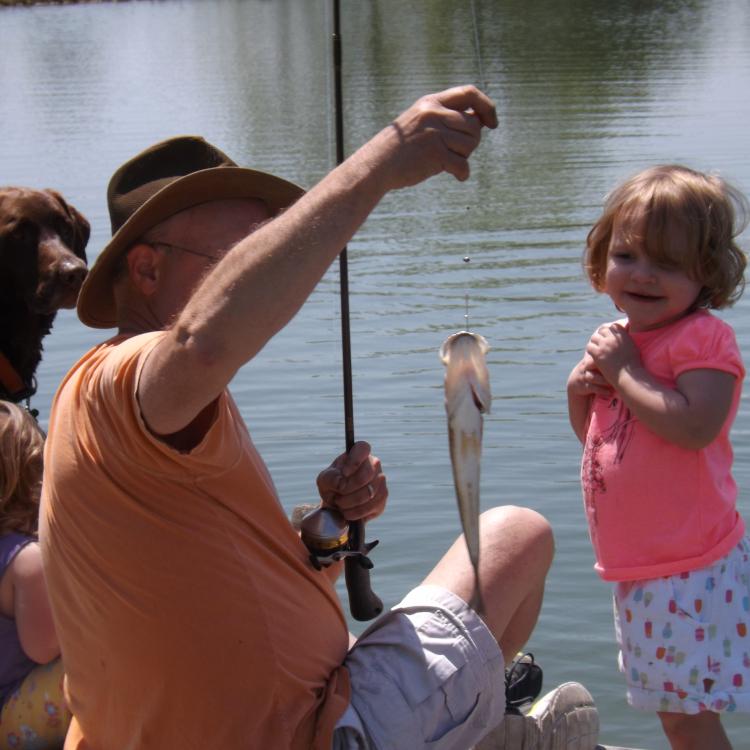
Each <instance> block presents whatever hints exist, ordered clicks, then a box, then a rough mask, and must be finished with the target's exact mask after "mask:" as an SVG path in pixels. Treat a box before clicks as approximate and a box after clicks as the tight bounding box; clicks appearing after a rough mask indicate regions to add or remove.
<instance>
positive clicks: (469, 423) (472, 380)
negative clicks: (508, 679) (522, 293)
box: [440, 331, 492, 612]
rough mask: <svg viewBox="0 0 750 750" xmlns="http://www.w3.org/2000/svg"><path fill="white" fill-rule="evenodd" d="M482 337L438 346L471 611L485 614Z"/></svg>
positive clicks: (486, 387) (460, 337)
mask: <svg viewBox="0 0 750 750" xmlns="http://www.w3.org/2000/svg"><path fill="white" fill-rule="evenodd" d="M489 348H490V346H489V344H488V343H487V341H486V339H485V338H484V337H483V336H480V335H479V334H478V333H470V332H469V331H459V332H458V333H454V334H453V335H451V336H449V337H448V338H447V339H446V340H445V341H444V342H443V345H442V346H441V347H440V359H441V360H442V362H443V364H444V365H445V367H446V371H445V411H446V412H447V414H448V440H449V443H450V453H451V464H452V466H453V481H454V483H455V485H456V499H457V500H458V512H459V515H460V517H461V526H462V527H463V532H464V538H465V539H466V547H467V549H468V551H469V558H470V560H471V564H472V566H473V568H474V581H475V586H476V590H475V593H474V597H473V598H472V602H471V604H472V606H473V607H474V608H475V609H477V610H478V611H480V612H481V610H482V597H481V593H480V590H479V466H480V462H481V457H482V414H485V413H486V414H489V411H490V402H491V401H492V394H491V393H490V377H489V373H488V372H487V364H486V362H485V354H486V353H487V352H488V351H489Z"/></svg>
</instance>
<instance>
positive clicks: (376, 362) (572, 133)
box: [0, 0, 750, 750]
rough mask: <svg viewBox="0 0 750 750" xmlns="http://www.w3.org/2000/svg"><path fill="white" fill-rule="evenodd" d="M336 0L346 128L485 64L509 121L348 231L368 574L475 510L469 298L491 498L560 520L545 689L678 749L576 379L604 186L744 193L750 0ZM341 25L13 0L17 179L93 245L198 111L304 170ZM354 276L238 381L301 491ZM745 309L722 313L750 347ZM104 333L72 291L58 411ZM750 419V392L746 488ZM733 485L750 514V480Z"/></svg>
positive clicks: (326, 105) (334, 285) (239, 6)
mask: <svg viewBox="0 0 750 750" xmlns="http://www.w3.org/2000/svg"><path fill="white" fill-rule="evenodd" d="M342 5H343V17H342V33H343V43H344V88H345V90H344V99H345V135H346V142H347V149H348V150H349V151H351V150H352V149H353V148H355V147H356V146H357V145H358V144H360V143H362V142H363V141H364V140H365V139H366V138H368V137H369V136H370V135H372V134H373V133H374V132H376V131H377V130H378V129H379V128H380V127H382V126H383V125H385V124H386V123H387V122H388V120H389V118H391V117H392V116H394V115H396V114H397V113H398V112H399V111H401V110H402V109H403V108H404V107H405V106H407V105H408V104H410V103H411V102H412V101H413V100H414V99H415V98H416V97H418V96H421V95H422V94H424V93H426V92H428V91H432V90H439V89H442V88H445V87H447V86H450V85H455V84H460V83H466V82H474V83H481V84H482V85H484V86H485V88H487V89H488V91H489V93H490V94H491V95H492V96H493V97H494V98H495V99H496V100H497V102H498V105H499V111H500V116H501V127H500V128H499V129H498V130H497V131H495V132H492V133H489V134H487V137H486V139H485V142H484V143H483V145H482V146H481V148H480V150H479V151H478V153H477V154H476V155H475V158H474V161H473V167H472V168H473V172H472V177H471V180H470V181H469V182H467V183H458V182H456V181H455V180H453V179H452V178H450V177H445V176H442V177H438V178H436V179H434V180H432V181H430V182H429V183H427V184H425V185H422V186H419V187H417V188H415V189H412V190H409V191H402V192H398V193H396V194H393V195H390V196H388V197H387V198H386V199H385V200H384V201H383V203H382V204H381V206H380V207H379V208H378V209H377V211H376V212H375V213H374V214H373V215H372V217H371V218H370V219H369V220H368V222H367V223H366V225H365V226H364V227H363V229H362V231H361V232H360V233H359V234H358V236H357V237H356V238H355V240H354V241H353V242H352V243H351V244H350V247H349V250H350V274H351V279H350V285H351V295H352V298H351V311H352V337H353V344H352V346H353V357H354V362H353V366H354V395H355V426H356V432H357V436H358V437H362V438H366V439H368V440H369V441H371V442H372V444H373V445H374V447H375V450H376V452H377V454H378V455H379V456H380V457H381V458H382V459H383V462H384V465H385V467H386V471H387V473H388V477H389V484H390V488H391V499H390V507H389V511H388V513H387V514H386V516H385V517H383V518H382V519H379V520H378V521H377V522H376V523H375V524H373V525H372V529H371V531H370V532H369V533H370V534H372V535H373V536H378V537H380V538H381V540H382V541H381V546H380V547H378V549H377V550H376V552H375V553H374V560H375V563H376V568H375V571H374V572H373V585H374V587H375V588H376V590H377V591H378V593H379V595H380V596H381V597H382V598H383V600H384V602H385V603H386V604H392V603H394V602H395V600H396V599H397V598H399V596H400V595H401V594H402V593H403V592H404V590H405V589H406V588H407V587H408V586H409V585H412V584H413V583H416V582H417V581H418V580H419V578H420V577H421V576H422V575H423V574H424V573H425V572H426V571H427V570H428V569H429V567H430V566H431V565H432V564H433V563H434V562H435V561H436V560H437V558H438V557H439V555H440V554H441V552H442V550H443V549H444V548H445V547H446V545H447V544H448V542H449V541H450V540H451V539H452V538H453V536H454V535H455V534H457V533H458V516H457V513H456V510H455V504H454V502H453V499H452V492H453V490H452V479H451V476H450V470H449V463H448V449H447V438H446V428H445V416H444V411H443V406H442V377H443V368H442V366H441V365H440V362H439V361H438V358H437V349H438V347H439V345H440V343H441V341H442V340H443V339H444V338H445V336H446V335H448V334H449V333H452V332H453V331H455V330H457V329H458V328H460V327H463V325H464V323H465V319H464V315H465V312H466V307H465V306H466V300H467V295H468V314H469V322H470V325H471V326H472V327H473V328H474V329H475V330H477V331H478V332H480V333H482V334H483V335H484V336H486V338H487V339H488V340H489V341H490V343H491V345H492V351H491V352H490V354H489V367H490V375H491V378H492V383H493V392H494V394H495V403H494V405H493V414H492V415H491V416H490V417H489V418H488V420H487V422H486V425H485V445H484V462H483V466H482V472H483V476H482V483H483V504H484V505H485V506H488V505H490V504H493V503H496V502H517V503H526V504H530V505H532V506H533V507H535V508H537V509H538V510H540V511H541V512H542V513H544V514H545V515H546V516H547V517H548V518H550V520H551V521H552V523H553V525H554V528H555V533H556V537H557V547H558V554H557V560H556V562H555V566H554V569H553V571H552V575H551V577H550V582H549V586H548V594H547V599H546V602H545V606H544V610H543V613H542V618H541V621H540V625H539V627H538V630H537V632H536V633H535V635H534V638H533V640H532V643H531V648H532V650H533V651H534V652H535V653H536V654H537V656H538V658H539V659H540V660H541V662H542V664H543V665H544V669H545V678H546V684H547V685H552V684H553V683H556V682H561V681H563V680H566V679H577V680H580V681H582V682H584V683H585V684H586V685H587V686H588V687H589V689H590V690H591V691H592V693H593V694H594V696H595V698H596V700H597V703H598V705H599V707H600V711H601V715H602V724H603V739H605V740H606V741H607V742H609V743H612V744H615V743H621V744H625V745H627V744H630V745H632V746H635V747H644V748H650V749H651V750H657V749H661V748H666V742H665V740H664V739H663V737H662V736H661V733H660V731H659V730H658V727H657V722H656V719H655V717H650V716H644V717H641V716H639V715H637V714H635V713H634V712H633V711H631V710H630V709H628V707H627V706H626V705H625V701H624V689H623V685H622V683H621V680H620V677H619V675H618V674H617V671H616V665H615V649H614V645H613V644H614V641H613V636H612V625H611V615H610V605H609V593H608V589H607V587H606V586H605V585H604V584H602V583H600V582H599V581H598V580H597V578H596V576H595V575H594V573H593V571H592V569H591V564H592V555H591V550H590V545H589V542H588V539H587V532H586V528H585V521H584V517H583V513H582V509H581V501H580V490H579V486H578V479H577V474H578V461H579V448H578V446H577V444H576V441H575V438H574V437H573V435H572V433H571V431H570V429H569V427H568V424H567V416H566V403H565V393H564V384H565V379H566V377H567V374H568V371H569V370H570V368H571V367H572V365H573V364H574V363H575V361H577V359H578V357H579V354H580V352H581V349H582V347H583V345H584V343H585V341H586V339H587V337H588V335H589V333H590V332H591V331H592V330H593V328H594V327H595V326H596V325H597V324H598V323H599V322H601V321H602V320H605V319H609V318H611V317H613V316H614V311H613V310H612V309H611V308H610V306H609V304H608V302H607V300H606V299H603V298H601V297H598V296H596V295H595V294H594V293H593V292H592V291H591V290H590V289H589V288H588V287H587V284H586V283H585V282H584V280H583V276H582V273H581V269H580V255H581V250H582V247H583V242H584V239H585V235H586V232H587V231H588V228H589V226H590V224H591V223H592V222H593V220H594V219H595V218H596V215H597V211H598V207H599V206H600V205H601V200H602V197H603V195H604V194H605V193H606V191H607V190H608V189H610V188H611V187H612V186H613V185H614V184H615V183H616V182H618V181H620V180H621V179H622V178H624V177H625V176H627V175H629V174H631V173H632V172H634V171H637V170H639V169H641V168H643V167H644V166H646V165H649V164H652V163H656V162H672V161H676V162H684V163H688V164H690V165H691V166H694V167H696V168H699V169H708V170H718V171H719V172H721V173H722V174H723V175H725V176H726V177H727V178H728V179H729V180H730V181H733V182H735V183H736V184H738V186H739V187H741V188H743V189H744V190H745V191H746V192H747V191H750V152H748V149H747V147H746V137H745V134H744V129H745V127H746V123H747V122H748V120H749V119H750V117H749V115H750V96H748V93H749V92H748V81H750V76H749V75H748V73H750V35H748V23H749V22H750V9H749V8H748V6H747V3H746V2H745V0H680V1H679V2H678V1H677V0H673V1H669V0H665V1H663V2H660V3H658V4H656V3H643V2H638V1H637V0H622V1H621V2H618V3H602V2H597V1H596V0H573V1H572V2H569V3H565V4H561V3H559V2H556V1H555V0H526V1H524V2H522V1H521V0H495V1H494V2H493V1H491V0H474V2H471V0H466V1H464V0H458V1H456V0H431V2H430V3H424V4H407V3H403V2H396V0H351V1H350V2H347V3H343V4H342ZM475 19H476V31H477V33H476V37H477V38H478V41H479V45H478V48H477V45H476V44H475V32H474V28H475V27H474V20H475ZM330 28H331V11H330V7H329V3H328V2H324V0H305V1H304V2H302V1H301V0H275V2H269V1H268V0H215V1H213V2H209V1H208V0H201V1H200V2H198V1H196V2H184V1H183V2H180V1H179V0H165V1H164V2H160V3H149V2H131V3H117V4H96V5H85V6H67V7H64V8H63V7H33V8H11V9H5V8H4V9H0V87H1V88H2V91H3V96H2V97H0V123H2V126H1V127H2V140H0V164H2V177H0V183H3V184H26V185H32V186H36V187H43V186H52V187H56V188H58V189H60V190H61V191H62V192H63V193H64V194H65V195H66V196H67V197H68V198H69V199H70V200H71V202H73V203H74V204H75V205H76V206H77V207H78V208H79V209H81V210H82V211H83V212H84V213H85V214H86V215H87V216H88V218H89V219H90V220H91V222H92V229H93V232H92V240H91V243H90V255H91V256H92V257H93V256H95V255H96V253H97V252H98V251H99V249H100V248H101V247H102V246H103V244H104V243H105V241H106V238H107V236H108V219H107V215H106V204H105V200H104V186H105V185H106V182H107V180H108V178H109V175H110V174H111V172H112V171H113V170H114V168H115V167H116V166H118V165H119V164H120V163H121V162H122V161H123V160H124V159H126V158H128V157H129V156H131V155H132V154H133V153H135V152H136V151H137V150H139V149H141V148H143V147H145V146H146V145H149V144H150V143H152V142H153V141H155V140H158V139H160V138H163V137H167V136H170V135H174V134H176V133H186V132H193V133H201V134H203V135H205V136H206V137H207V138H208V139H209V140H211V141H212V142H214V143H216V144H217V145H219V146H220V147H221V148H222V149H224V150H225V151H226V152H227V153H229V154H230V155H232V156H233V158H235V159H236V160H237V161H239V162H240V163H243V164H247V165H252V166H255V167H258V168H260V169H268V170H271V171H276V172H278V173H279V174H281V175H282V176H284V177H287V178H289V179H292V180H294V181H296V182H299V183H301V184H305V185H310V184H313V183H314V182H315V181H316V180H317V179H319V177H320V176H321V175H322V174H324V173H325V172H326V171H327V170H328V169H329V168H330V165H331V164H332V162H333V134H332V117H331V110H332V96H331V76H330V74H329V72H328V63H329V59H330V48H329V47H330V39H329V37H330ZM126 42H127V43H126ZM464 256H469V257H470V258H471V262H469V263H465V262H464V261H463V258H464ZM337 292H338V279H337V272H336V269H335V268H334V269H332V271H331V272H330V273H329V274H328V276H326V278H325V279H324V280H323V282H322V283H321V285H320V286H319V288H318V290H317V291H316V292H315V293H314V294H313V296H312V297H311V299H310V300H309V302H308V303H307V304H306V305H305V307H304V308H303V310H302V312H301V313H300V315H299V316H298V317H297V318H296V319H295V320H294V321H293V322H292V324H290V325H289V326H288V328H287V329H286V330H285V331H284V332H283V333H282V334H281V335H280V336H278V337H277V338H276V339H275V340H274V341H273V342H272V343H271V344H270V345H269V346H268V347H267V348H266V349H265V350H264V352H262V354H261V355H260V356H259V357H258V358H257V359H256V360H255V361H254V362H252V363H251V364H250V365H248V366H247V367H246V368H244V369H243V370H242V371H241V372H240V373H239V374H238V375H237V377H236V379H235V382H234V384H233V389H234V392H235V395H236V398H237V401H238V403H239V405H240V408H241V410H242V412H243V414H244V415H245V417H246V419H247V421H248V424H249V425H250V428H251V431H252V432H253V435H254V437H255V440H256V442H257V443H258V444H259V446H260V448H261V450H262V452H263V454H264V455H265V456H266V458H267V460H268V462H269V466H270V468H271V471H272V473H273V475H274V478H275V480H276V483H277V485H278V488H279V491H280V493H281V495H282V498H283V500H284V503H285V505H287V506H291V505H292V504H294V503H296V502H300V501H304V500H308V499H309V498H310V497H311V496H312V495H313V494H314V493H315V487H314V481H313V480H314V476H315V474H316V472H317V471H318V470H319V469H320V468H321V467H322V466H323V465H325V464H326V463H327V462H328V461H329V460H330V459H331V458H332V457H333V455H335V454H336V453H338V452H339V451H340V450H341V449H342V447H343V426H342V421H343V410H342V406H341V386H340V372H339V369H340V359H341V355H340V352H339V323H338V301H337ZM747 304H748V302H747V301H742V302H740V303H739V304H738V306H737V307H736V308H735V309H734V310H731V311H729V312H727V313H726V314H725V317H726V318H727V319H728V320H729V321H730V322H731V323H732V324H733V325H734V326H735V328H736V330H737V332H738V337H739V340H740V345H741V346H742V348H743V349H744V350H745V352H750V328H749V327H748V323H747V322H746V320H747V315H745V314H743V313H744V312H745V310H746V305H747ZM99 338H100V332H97V331H91V330H88V329H85V328H83V327H82V326H80V325H79V324H78V323H77V319H76V318H75V316H74V315H73V314H71V313H69V312H64V313H62V314H61V315H60V316H59V317H58V320H57V322H56V324H55V330H54V332H53V335H52V336H50V337H49V338H48V339H47V341H46V352H45V360H44V363H43V367H42V369H41V370H40V373H39V380H40V393H39V395H38V397H37V399H36V402H35V406H37V408H39V409H40V410H41V412H42V416H43V417H46V415H47V413H48V411H49V403H50V400H51V397H52V393H53V391H54V388H55V387H56V385H57V383H58V382H59V380H60V378H61V377H62V375H63V374H64V372H65V371H66V369H67V368H68V367H69V365H70V364H71V363H72V361H73V360H74V359H75V358H76V357H77V356H78V355H79V354H81V353H82V352H83V351H84V350H85V349H86V348H87V347H88V346H90V345H91V344H93V343H94V342H96V341H98V340H99ZM749 430H750V422H748V413H747V407H746V402H743V408H742V409H741V413H740V416H739V418H738V421H737V424H736V427H735V430H734V440H735V446H736V454H737V471H736V475H737V479H738V482H739V484H740V487H741V488H745V487H747V486H748V485H750V481H749V480H750V475H749V473H748V472H749V469H748V467H749V466H750V462H749V461H748V457H749V453H750V435H749ZM741 508H742V509H743V511H744V512H745V514H746V515H750V503H749V502H748V501H747V499H746V497H743V498H742V500H741ZM356 627H359V626H356ZM727 723H728V726H729V727H730V731H731V732H732V739H733V741H734V743H735V747H737V748H741V747H743V746H744V747H748V744H747V740H746V739H745V735H744V732H741V724H740V721H739V720H737V719H736V718H735V717H730V719H729V720H728V722H727ZM743 742H744V743H745V744H744V745H743Z"/></svg>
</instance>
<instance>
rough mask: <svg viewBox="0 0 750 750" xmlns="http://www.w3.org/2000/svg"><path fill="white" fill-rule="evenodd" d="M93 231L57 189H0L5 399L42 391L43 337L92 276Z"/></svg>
mask: <svg viewBox="0 0 750 750" xmlns="http://www.w3.org/2000/svg"><path fill="white" fill-rule="evenodd" d="M89 231H90V227H89V223H88V221H87V220H86V219H85V218H84V217H83V216H82V215H81V214H80V213H79V212H78V211H77V210H76V209H75V208H73V206H71V205H70V204H69V203H68V202H67V201H65V199H64V198H63V197H62V196H61V195H60V194H59V193H57V192H55V191H54V190H32V189H30V188H21V187H5V188H0V398H4V399H8V400H10V401H15V402H18V401H21V400H22V399H28V398H29V397H30V396H31V395H32V394H33V393H34V391H35V390H36V381H35V378H34V375H35V373H36V368H37V366H38V365H39V362H40V360H41V358H42V339H43V338H44V337H45V336H46V335H47V334H48V333H49V332H50V330H51V329H52V323H53V321H54V319H55V315H56V314H57V311H58V310H59V309H60V308H71V307H75V304H76V300H77V298H78V291H79V290H80V288H81V284H82V283H83V280H84V278H86V273H87V272H88V271H87V266H86V252H85V248H86V243H87V242H88V239H89Z"/></svg>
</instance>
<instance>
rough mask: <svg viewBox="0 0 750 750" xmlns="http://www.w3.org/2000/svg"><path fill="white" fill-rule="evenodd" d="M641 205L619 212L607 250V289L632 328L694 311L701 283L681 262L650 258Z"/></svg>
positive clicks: (663, 322)
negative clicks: (645, 240)
mask: <svg viewBox="0 0 750 750" xmlns="http://www.w3.org/2000/svg"><path fill="white" fill-rule="evenodd" d="M645 236H646V217H645V215H644V212H643V210H642V209H640V210H639V209H636V210H633V211H632V212H628V214H627V215H624V216H618V217H617V218H616V219H615V221H614V224H613V227H612V236H611V239H610V243H609V250H608V252H607V268H606V272H605V277H604V291H605V292H606V293H607V294H608V295H609V296H610V298H611V299H612V301H613V302H614V303H615V305H616V307H617V308H618V309H619V310H622V312H624V313H625V314H626V315H627V316H628V321H629V323H630V329H631V331H635V332H638V331H649V330H651V329H653V328H659V327H661V326H664V325H667V324H668V323H672V322H673V321H675V320H678V319H679V318H681V317H682V316H683V315H686V314H687V313H689V312H692V309H693V305H694V303H695V301H696V299H697V298H698V295H699V293H700V291H701V289H702V288H703V287H702V284H701V283H700V282H698V281H695V280H694V279H691V278H690V277H689V276H688V274H687V271H686V270H685V269H684V268H683V267H681V266H679V265H678V264H676V263H674V262H671V261H667V260H662V261H657V260H655V259H653V258H651V257H650V256H649V255H648V253H647V251H646V246H645V242H644V238H645Z"/></svg>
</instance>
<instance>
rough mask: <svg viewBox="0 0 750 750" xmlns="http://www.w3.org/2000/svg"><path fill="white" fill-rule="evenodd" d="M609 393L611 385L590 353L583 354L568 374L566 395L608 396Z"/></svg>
mask: <svg viewBox="0 0 750 750" xmlns="http://www.w3.org/2000/svg"><path fill="white" fill-rule="evenodd" d="M611 393H612V386H611V385H610V384H609V383H608V382H607V380H606V378H605V377H604V376H603V375H602V374H601V372H600V371H599V368H598V367H597V366H596V363H595V362H594V358H593V357H592V356H591V355H590V354H584V355H583V359H582V360H581V361H580V362H579V363H578V364H577V365H576V366H575V367H574V368H573V369H572V370H571V372H570V375H569V376H568V395H569V396H609V395H611Z"/></svg>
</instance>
